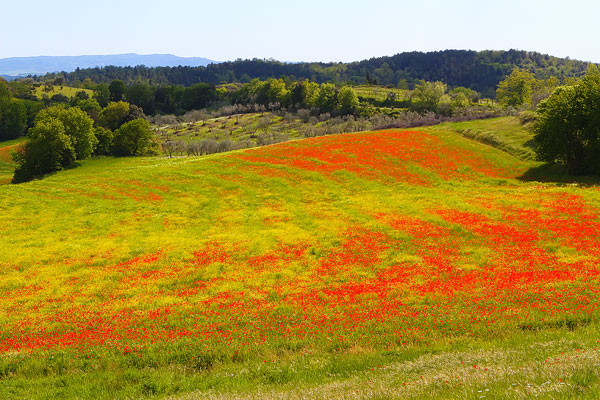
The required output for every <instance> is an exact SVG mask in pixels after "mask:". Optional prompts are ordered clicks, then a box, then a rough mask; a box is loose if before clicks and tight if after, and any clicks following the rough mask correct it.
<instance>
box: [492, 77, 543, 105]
mask: <svg viewBox="0 0 600 400" xmlns="http://www.w3.org/2000/svg"><path fill="white" fill-rule="evenodd" d="M535 81H536V80H535V78H534V77H533V74H532V73H531V72H528V71H524V70H522V69H519V68H515V69H514V70H513V71H512V72H511V74H510V75H509V76H507V77H506V79H504V80H503V81H502V82H500V83H499V84H498V89H497V90H496V98H497V99H498V102H500V104H502V105H503V106H505V107H508V106H510V107H515V108H518V107H521V106H527V105H529V104H531V95H532V93H533V86H534V85H535Z"/></svg>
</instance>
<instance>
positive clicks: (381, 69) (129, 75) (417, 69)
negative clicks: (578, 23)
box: [37, 50, 588, 97]
mask: <svg viewBox="0 0 600 400" xmlns="http://www.w3.org/2000/svg"><path fill="white" fill-rule="evenodd" d="M587 67H588V63H586V62H582V61H577V60H570V59H568V58H558V57H552V56H549V55H545V54H540V53H536V52H527V51H519V50H509V51H479V52H478V51H468V50H445V51H436V52H429V53H422V52H408V53H400V54H396V55H394V56H389V57H377V58H371V59H369V60H363V61H359V62H352V63H283V62H279V61H274V60H260V59H252V60H236V61H232V62H224V63H218V64H210V65H208V66H206V67H185V66H179V67H157V68H148V67H145V66H135V67H115V66H107V67H103V68H90V69H78V70H76V71H74V72H70V73H59V74H47V75H45V76H43V77H39V78H37V79H39V80H47V79H52V78H55V77H57V76H61V77H63V78H64V79H65V81H66V83H68V84H70V85H78V84H81V83H83V82H84V81H85V80H86V79H90V80H91V81H93V82H97V83H110V82H112V81H113V80H121V81H123V82H125V83H126V84H127V85H128V86H129V85H132V84H133V83H135V82H139V81H143V82H147V83H149V84H151V85H182V86H191V85H194V84H196V83H200V82H203V83H208V84H213V85H218V84H223V83H232V82H235V83H248V82H250V81H251V80H252V79H260V80H267V79H270V78H280V77H284V76H286V77H289V78H291V79H292V80H304V79H308V80H310V81H314V82H317V83H334V84H340V83H354V84H365V83H367V84H378V85H392V86H395V87H398V86H399V87H407V88H412V87H413V86H414V85H415V84H416V83H418V82H419V81H421V80H425V81H430V82H435V81H440V82H444V83H445V84H446V85H448V86H450V87H452V88H453V87H458V86H461V87H466V88H469V89H472V90H475V91H477V92H480V93H481V94H482V95H483V96H484V97H493V96H494V93H495V90H496V86H497V85H498V83H499V82H500V81H501V80H503V79H504V77H505V76H506V75H508V74H510V72H511V71H512V70H513V69H514V68H521V69H525V70H527V71H530V72H532V73H533V74H534V75H535V76H536V77H537V78H544V79H545V78H548V77H549V76H556V77H557V78H559V79H560V80H563V79H565V78H567V77H580V76H582V75H583V74H585V71H586V70H587Z"/></svg>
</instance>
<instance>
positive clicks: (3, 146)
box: [0, 138, 25, 185]
mask: <svg viewBox="0 0 600 400" xmlns="http://www.w3.org/2000/svg"><path fill="white" fill-rule="evenodd" d="M24 141H25V138H20V139H15V140H10V141H6V142H0V185H3V184H7V183H9V182H10V181H11V179H12V176H13V172H14V168H15V166H14V163H13V162H12V156H11V152H13V151H16V150H17V149H18V148H19V146H20V145H21V144H22V143H23V142H24Z"/></svg>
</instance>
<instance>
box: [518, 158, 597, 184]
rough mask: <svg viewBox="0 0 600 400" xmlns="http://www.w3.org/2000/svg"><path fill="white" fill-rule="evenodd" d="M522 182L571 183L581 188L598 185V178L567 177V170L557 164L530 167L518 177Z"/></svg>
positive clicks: (589, 176) (585, 176)
mask: <svg viewBox="0 0 600 400" xmlns="http://www.w3.org/2000/svg"><path fill="white" fill-rule="evenodd" d="M518 179H519V180H521V181H524V182H530V181H537V182H553V183H565V184H566V183H571V184H573V183H574V184H578V185H582V186H597V185H600V176H597V175H569V174H568V173H567V168H566V167H565V166H564V165H559V164H549V163H547V164H542V165H539V166H537V167H532V168H530V169H528V170H527V171H525V173H524V174H523V175H521V176H519V177H518Z"/></svg>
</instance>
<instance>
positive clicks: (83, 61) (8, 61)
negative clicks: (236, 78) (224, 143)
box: [0, 53, 215, 78]
mask: <svg viewBox="0 0 600 400" xmlns="http://www.w3.org/2000/svg"><path fill="white" fill-rule="evenodd" d="M214 62H215V61H213V60H209V59H207V58H201V57H178V56H174V55H172V54H144V55H142V54H135V53H130V54H112V55H83V56H38V57H10V58H3V59H0V75H6V76H8V77H13V78H14V77H18V76H27V75H43V74H46V73H50V72H62V71H64V72H72V71H75V70H77V69H78V68H95V67H104V66H107V65H113V66H117V67H127V66H136V65H145V66H147V67H177V66H180V65H181V66H188V67H199V66H206V65H208V64H210V63H214Z"/></svg>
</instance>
